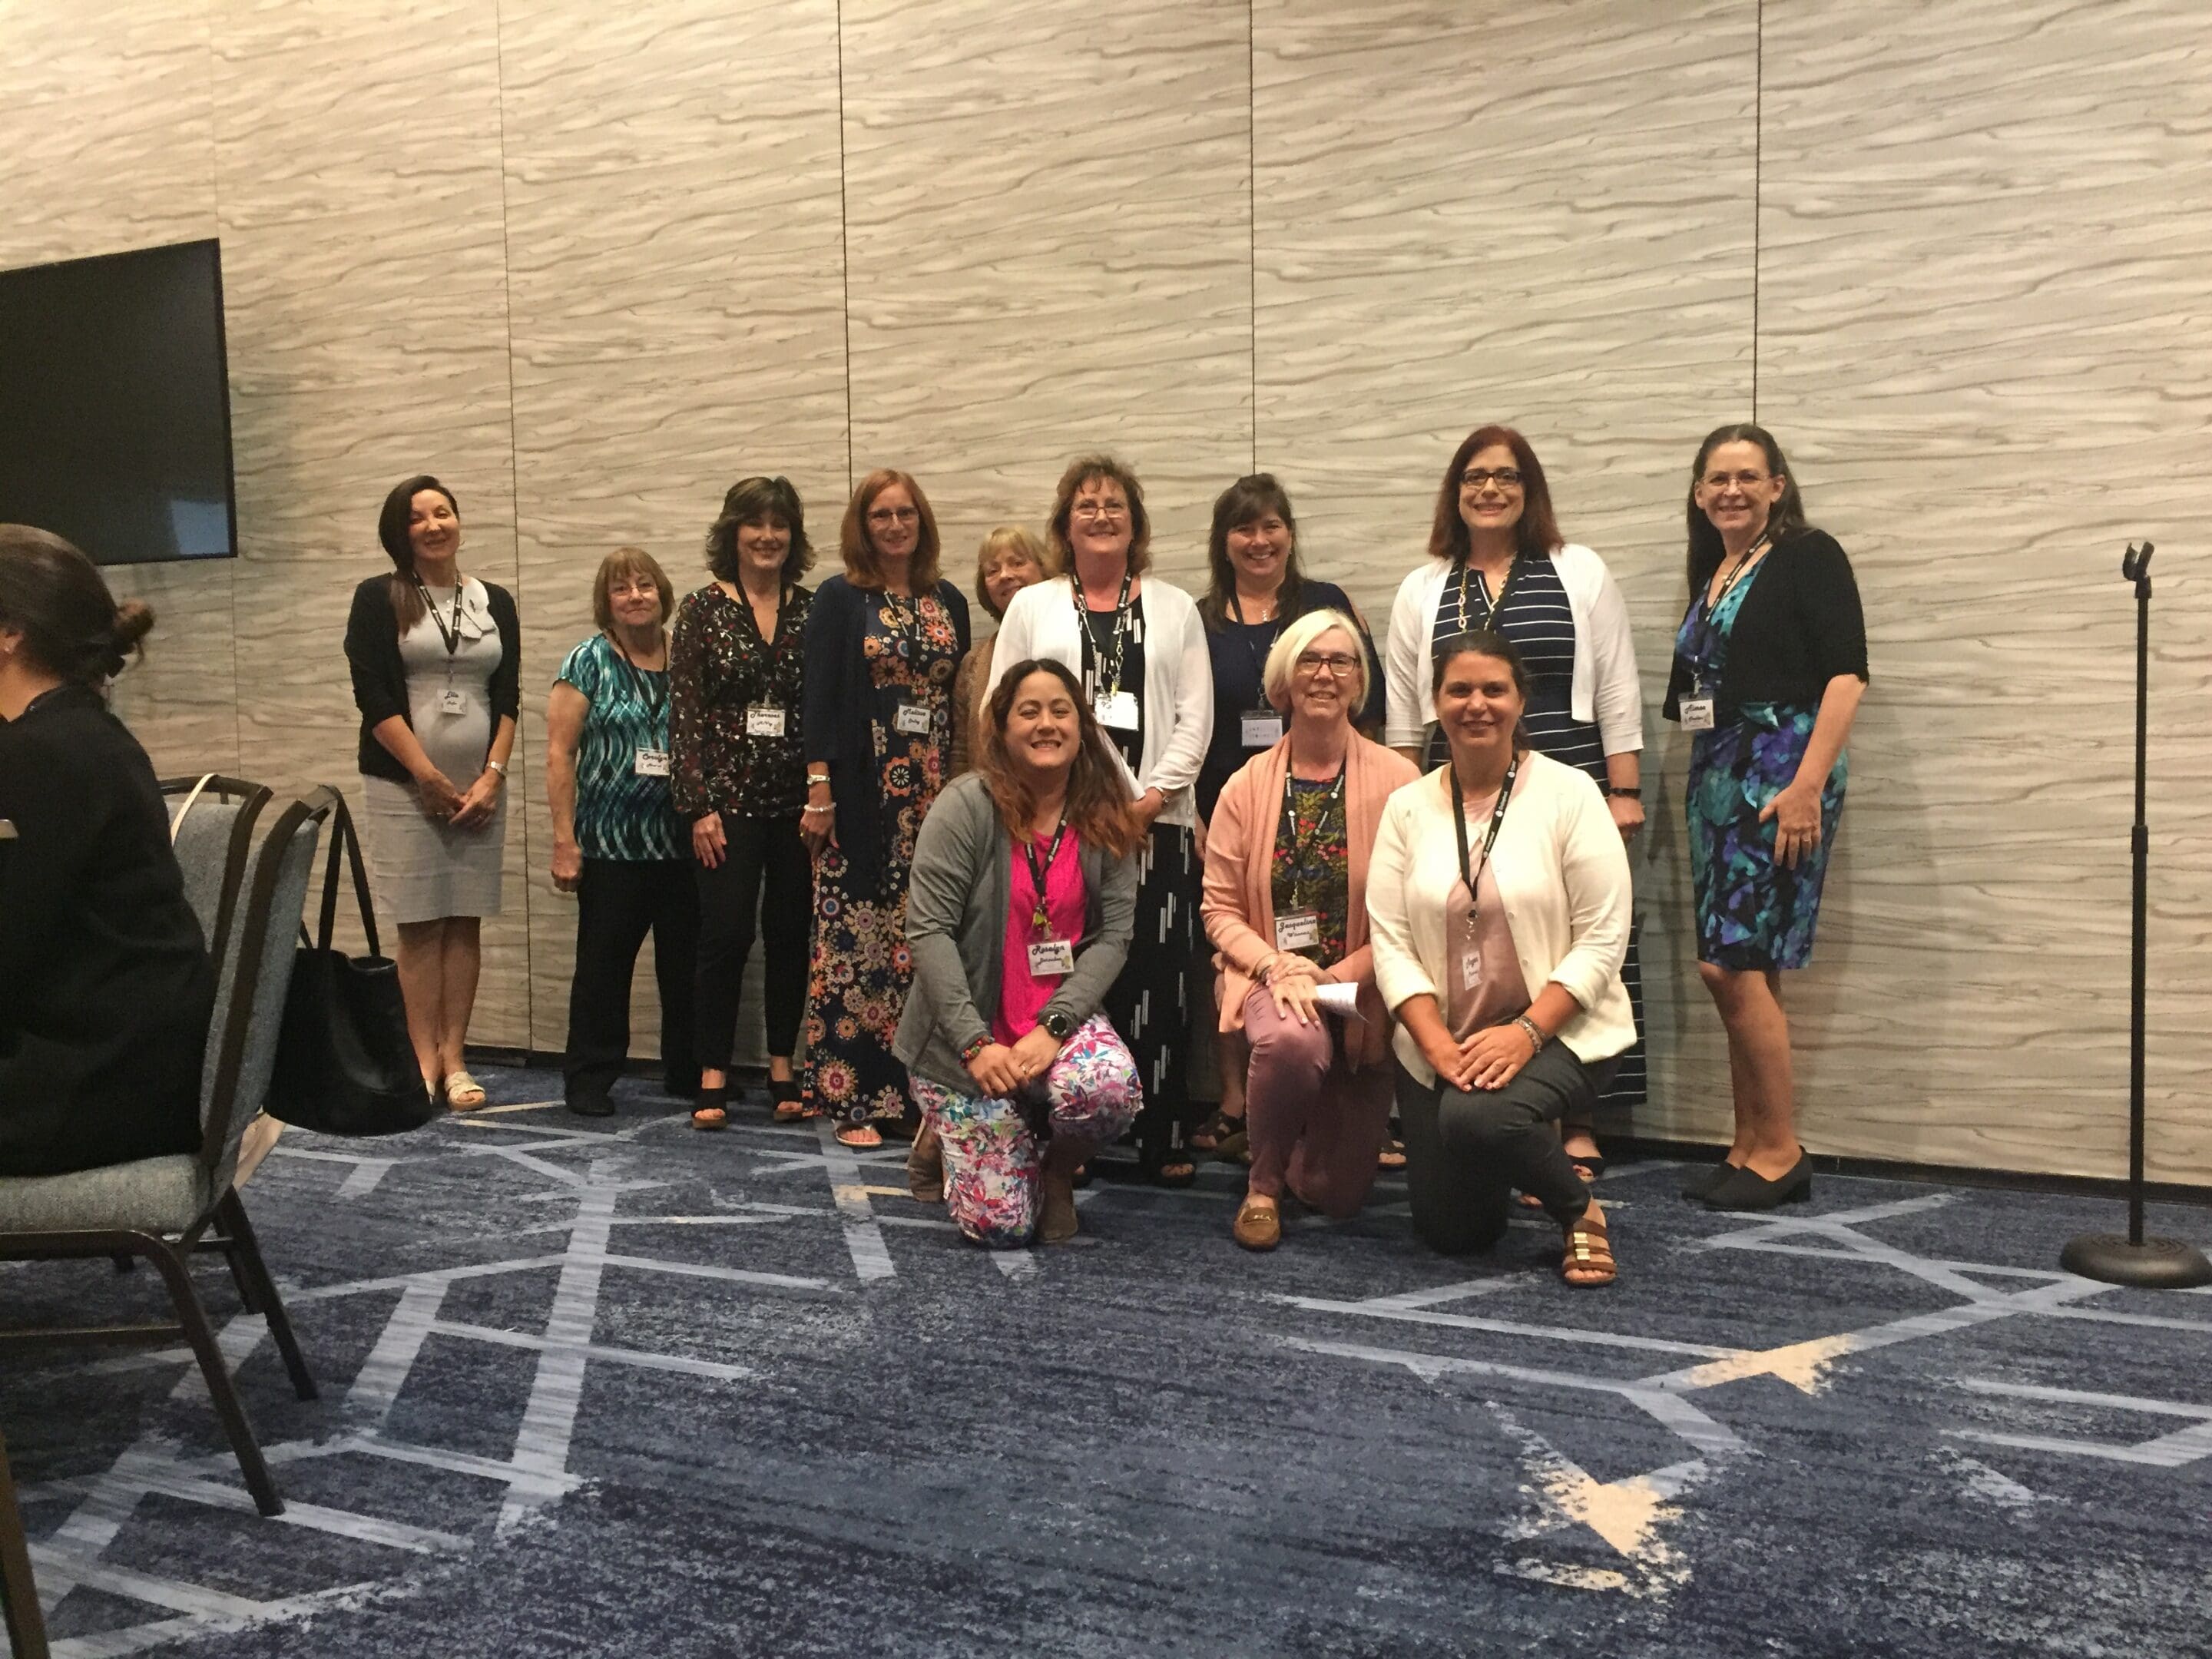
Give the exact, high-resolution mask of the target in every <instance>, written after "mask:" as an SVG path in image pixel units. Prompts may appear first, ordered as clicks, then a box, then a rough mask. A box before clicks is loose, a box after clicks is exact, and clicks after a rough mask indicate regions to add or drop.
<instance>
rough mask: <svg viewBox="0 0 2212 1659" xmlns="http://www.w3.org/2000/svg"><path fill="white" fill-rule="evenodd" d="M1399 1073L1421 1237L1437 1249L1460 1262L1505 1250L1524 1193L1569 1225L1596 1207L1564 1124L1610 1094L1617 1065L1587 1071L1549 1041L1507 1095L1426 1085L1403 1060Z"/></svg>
mask: <svg viewBox="0 0 2212 1659" xmlns="http://www.w3.org/2000/svg"><path fill="white" fill-rule="evenodd" d="M1391 1070H1392V1072H1393V1073H1394V1074H1395V1079H1396V1081H1397V1088H1398V1117H1399V1121H1401V1123H1402V1124H1403V1125H1404V1126H1405V1131H1406V1195H1407V1199H1408V1200H1410V1202H1411V1207H1412V1209H1413V1231H1415V1232H1416V1233H1418V1234H1419V1235H1420V1237H1421V1238H1422V1240H1423V1241H1424V1242H1425V1243H1427V1244H1429V1245H1430V1246H1431V1248H1432V1249H1437V1250H1441V1251H1443V1253H1444V1254H1445V1255H1462V1254H1463V1253H1465V1252H1467V1251H1469V1250H1483V1249H1489V1248H1490V1246H1492V1244H1495V1243H1497V1242H1498V1240H1499V1239H1500V1238H1502V1237H1504V1234H1505V1221H1506V1215H1507V1206H1508V1204H1509V1203H1510V1199H1511V1195H1512V1191H1513V1189H1514V1188H1516V1187H1517V1188H1520V1189H1521V1190H1522V1192H1524V1193H1532V1194H1534V1195H1535V1196H1536V1197H1537V1198H1538V1199H1540V1200H1542V1202H1543V1206H1544V1208H1545V1210H1546V1212H1547V1213H1548V1214H1549V1215H1550V1216H1551V1218H1552V1219H1553V1220H1554V1221H1556V1222H1558V1223H1559V1225H1561V1226H1563V1227H1564V1226H1565V1225H1568V1224H1569V1223H1570V1222H1572V1221H1575V1220H1577V1219H1579V1218H1580V1217H1581V1215H1582V1213H1583V1211H1584V1210H1586V1209H1588V1208H1589V1188H1586V1187H1584V1186H1583V1183H1582V1177H1581V1176H1577V1174H1576V1173H1575V1169H1574V1164H1573V1163H1572V1161H1571V1159H1569V1158H1568V1157H1567V1155H1566V1153H1565V1152H1563V1151H1562V1150H1561V1149H1560V1146H1559V1123H1560V1121H1561V1120H1562V1119H1563V1118H1565V1116H1567V1115H1569V1114H1571V1113H1574V1112H1577V1111H1580V1112H1587V1111H1588V1110H1589V1108H1590V1107H1591V1105H1593V1104H1594V1103H1595V1101H1596V1099H1597V1097H1598V1096H1599V1095H1601V1094H1602V1093H1603V1092H1604V1091H1605V1086H1606V1084H1607V1081H1608V1080H1609V1079H1611V1077H1612V1075H1613V1061H1612V1060H1600V1061H1599V1062H1598V1063H1597V1064H1595V1066H1585V1065H1583V1062H1582V1061H1581V1060H1578V1059H1577V1058H1576V1057H1575V1052H1574V1050H1573V1049H1571V1048H1568V1047H1567V1045H1566V1044H1565V1043H1564V1042H1547V1043H1546V1044H1545V1045H1544V1047H1543V1050H1542V1052H1541V1053H1540V1054H1537V1056H1536V1057H1535V1058H1534V1060H1530V1061H1529V1062H1528V1064H1527V1065H1526V1066H1522V1068H1521V1069H1520V1071H1519V1072H1518V1073H1516V1074H1515V1075H1514V1078H1513V1080H1512V1081H1511V1082H1510V1083H1508V1084H1507V1085H1505V1086H1504V1088H1502V1089H1476V1090H1472V1091H1470V1090H1466V1089H1455V1088H1452V1087H1451V1086H1449V1085H1447V1084H1444V1083H1443V1082H1442V1081H1438V1082H1437V1083H1433V1084H1423V1083H1421V1082H1419V1080H1418V1079H1415V1078H1414V1076H1413V1073H1410V1072H1408V1071H1407V1069H1406V1068H1405V1066H1403V1065H1401V1064H1400V1063H1399V1062H1397V1061H1396V1060H1393V1061H1392V1062H1391ZM1585 1121H1587V1120H1585Z"/></svg>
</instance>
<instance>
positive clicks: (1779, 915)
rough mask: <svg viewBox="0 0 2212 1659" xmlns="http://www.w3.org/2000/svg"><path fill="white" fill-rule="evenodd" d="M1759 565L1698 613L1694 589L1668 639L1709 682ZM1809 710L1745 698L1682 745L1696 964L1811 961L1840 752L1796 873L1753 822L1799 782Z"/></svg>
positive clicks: (1841, 772)
mask: <svg viewBox="0 0 2212 1659" xmlns="http://www.w3.org/2000/svg"><path fill="white" fill-rule="evenodd" d="M1765 568H1766V565H1765V561H1764V560H1762V561H1760V562H1759V563H1758V564H1756V565H1754V566H1753V568H1752V569H1751V571H1750V572H1749V574H1747V575H1745V576H1744V577H1743V579H1742V580H1740V581H1738V582H1737V583H1736V584H1735V586H1732V587H1730V588H1729V591H1728V592H1726V593H1723V595H1722V596H1721V600H1720V603H1719V604H1718V605H1715V606H1713V607H1712V609H1711V611H1710V613H1708V612H1707V611H1706V610H1705V599H1704V596H1703V595H1702V594H1699V595H1698V596H1696V597H1694V598H1692V600H1691V601H1690V612H1689V615H1688V616H1686V617H1684V618H1683V619H1682V626H1681V629H1680V631H1679V632H1678V633H1677V634H1676V635H1675V637H1674V645H1675V648H1676V649H1677V650H1678V651H1680V653H1682V654H1683V656H1685V657H1686V658H1687V659H1689V661H1690V662H1691V663H1692V665H1694V666H1695V667H1696V668H1697V669H1698V670H1699V674H1700V676H1701V678H1703V679H1704V681H1705V684H1707V685H1717V684H1719V683H1720V676H1721V670H1722V668H1723V665H1725V663H1726V661H1727V657H1728V641H1729V634H1730V632H1731V631H1732V630H1733V629H1735V619H1736V617H1737V615H1738V613H1739V612H1741V610H1742V609H1743V598H1744V595H1745V594H1746V593H1747V592H1750V591H1751V585H1752V584H1753V582H1755V581H1757V580H1759V573H1760V572H1761V571H1762V570H1764V569H1765ZM1818 714H1820V710H1819V709H1818V708H1804V707H1801V706H1798V705H1795V704H1790V703H1779V702H1747V703H1745V704H1743V705H1741V709H1740V711H1739V712H1738V714H1737V717H1736V718H1735V720H1731V721H1729V723H1728V724H1727V725H1725V726H1717V727H1716V728H1715V729H1714V730H1712V731H1710V732H1698V733H1697V734H1696V736H1695V738H1694V740H1693V741H1692V744H1691V747H1690V786H1689V799H1688V801H1687V804H1686V811H1687V816H1688V820H1689V831H1690V885H1691V890H1692V894H1693V895H1694V896H1695V898H1696V902H1697V909H1698V959H1699V961H1700V962H1710V963H1715V964H1717V966H1719V967H1723V968H1735V969H1768V968H1802V967H1803V966H1804V965H1805V964H1806V963H1808V962H1809V961H1810V960H1811V959H1812V955H1813V926H1814V922H1815V921H1818V920H1819V918H1820V886H1821V883H1822V881H1823V879H1824V878H1826V875H1827V871H1828V849H1829V848H1831V847H1832V846H1834V845H1835V840H1836V823H1837V821H1838V818H1840V817H1842V815H1843V810H1844V783H1845V781H1847V778H1848V776H1849V763H1848V761H1847V760H1846V758H1845V757H1844V756H1842V755H1838V756H1837V757H1836V764H1835V767H1834V769H1832V771H1831V772H1830V773H1829V774H1828V777H1827V781H1826V783H1824V784H1823V785H1822V786H1821V789H1820V845H1819V846H1818V847H1815V848H1814V849H1813V850H1812V851H1811V852H1810V853H1808V854H1806V855H1805V856H1804V857H1803V858H1801V859H1800V860H1798V861H1797V867H1796V869H1795V870H1790V869H1785V868H1784V867H1783V866H1781V865H1780V864H1778V863H1777V862H1776V861H1775V858H1774V825H1773V823H1771V822H1768V823H1760V822H1759V813H1760V812H1761V811H1763V810H1765V805H1766V804H1767V802H1769V801H1771V800H1772V799H1774V797H1775V796H1776V795H1777V794H1778V793H1781V791H1782V790H1783V789H1784V788H1785V787H1788V786H1789V785H1790V783H1791V782H1792V781H1795V780H1796V776H1797V768H1798V766H1799V765H1800V763H1802V762H1803V760H1804V758H1805V748H1806V745H1807V744H1808V742H1810V740H1811V738H1812V736H1813V722H1814V718H1815V717H1816V716H1817V715H1818Z"/></svg>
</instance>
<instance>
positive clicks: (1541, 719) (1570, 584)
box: [1384, 426, 1644, 1180]
mask: <svg viewBox="0 0 2212 1659" xmlns="http://www.w3.org/2000/svg"><path fill="white" fill-rule="evenodd" d="M1471 628H1486V629H1491V630H1492V632H1494V633H1497V634H1499V635H1503V636H1504V638H1505V639H1506V640H1507V641H1510V643H1511V644H1512V645H1514V646H1515V647H1516V648H1517V649H1518V650H1519V651H1520V653H1521V659H1522V664H1523V665H1524V666H1525V667H1526V668H1527V670H1528V714H1527V716H1526V718H1525V720H1524V727H1525V735H1526V737H1527V738H1528V743H1529V744H1530V745H1531V746H1532V747H1533V748H1534V749H1535V750H1536V751H1537V752H1538V753H1539V754H1542V755H1547V756H1549V757H1551V758H1552V759H1553V760H1555V761H1559V762H1560V763H1562V764H1565V765H1567V766H1572V767H1575V768H1577V769H1579V770H1582V771H1584V772H1587V773H1588V774H1589V776H1590V781H1592V782H1594V783H1595V784H1596V785H1597V786H1598V787H1599V788H1600V789H1601V790H1603V791H1604V792H1605V797H1606V806H1607V810H1608V811H1610V812H1611V814H1612V817H1613V823H1615V824H1617V825H1618V826H1619V827H1620V836H1621V839H1622V840H1623V841H1624V842H1627V841H1632V840H1634V839H1635V837H1636V836H1637V835H1638V833H1639V832H1640V831H1641V830H1642V829H1643V828H1644V802H1643V799H1642V795H1641V793H1640V792H1641V788H1642V776H1641V762H1642V756H1643V749H1644V693H1643V688H1642V686H1641V685H1640V684H1639V683H1638V679H1637V675H1636V650H1635V647H1634V646H1633V644H1632V642H1631V641H1630V637H1629V628H1628V607H1627V605H1626V604H1624V603H1623V602H1622V599H1621V597H1620V589H1619V588H1618V587H1616V586H1614V585H1613V575H1612V573H1611V572H1609V571H1608V570H1607V568H1605V561H1604V560H1602V559H1601V558H1600V557H1598V556H1597V555H1596V554H1595V553H1593V552H1591V551H1590V550H1589V549H1588V548H1587V547H1583V546H1580V545H1578V544H1576V543H1573V542H1570V541H1568V540H1567V539H1566V538H1565V537H1564V536H1562V535H1561V534H1560V533H1559V520H1558V518H1557V517H1556V515H1555V514H1554V513H1553V510H1552V492H1551V488H1550V485H1549V484H1548V483H1547V482H1546V479H1545V477H1544V466H1543V463H1542V462H1541V461H1540V460H1538V459H1536V452H1535V450H1534V448H1532V447H1530V445H1529V443H1528V440H1527V439H1526V438H1524V437H1522V435H1520V434H1519V433H1518V432H1516V431H1515V430H1514V429H1513V428H1511V427H1505V426H1484V427H1478V428H1476V429H1475V430H1474V431H1473V432H1471V433H1469V434H1468V437H1467V441H1465V442H1463V443H1462V444H1461V445H1460V447H1459V448H1458V449H1457V450H1456V451H1455V453H1453V455H1452V459H1451V465H1449V466H1448V467H1446V468H1445V469H1444V477H1443V486H1442V488H1441V489H1438V490H1437V505H1436V516H1435V520H1434V522H1433V523H1432V525H1431V528H1430V532H1429V557H1428V560H1427V562H1425V563H1424V564H1423V565H1422V566H1421V567H1420V568H1419V569H1417V570H1415V571H1414V572H1413V574H1411V575H1409V576H1407V578H1406V580H1405V581H1404V582H1403V583H1401V585H1400V586H1399V589H1398V598H1397V600H1396V602H1395V604H1394V605H1392V606H1391V608H1390V632H1389V661H1390V669H1389V693H1390V707H1389V726H1388V729H1387V731H1386V732H1385V734H1384V736H1385V741H1387V742H1388V743H1389V744H1390V746H1391V747H1392V748H1394V749H1395V750H1398V751H1399V753H1401V754H1402V755H1404V756H1406V757H1407V758H1408V759H1409V760H1411V761H1413V763H1415V764H1416V765H1418V766H1422V767H1434V766H1439V765H1442V764H1443V758H1444V738H1443V733H1442V732H1437V731H1436V730H1435V729H1434V728H1433V727H1432V726H1431V725H1430V724H1429V722H1430V720H1431V714H1430V711H1429V708H1428V706H1427V704H1426V702H1425V701H1424V694H1425V690H1426V688H1427V686H1428V684H1429V670H1430V665H1431V656H1432V655H1433V653H1434V651H1435V648H1436V647H1437V646H1439V645H1441V644H1443V641H1446V640H1448V639H1450V638H1452V637H1453V636H1455V635H1460V634H1464V633H1465V632H1467V630H1468V629H1471ZM1621 977H1622V979H1623V981H1625V982H1626V985H1627V987H1628V994H1629V1004H1630V1006H1631V1007H1632V1009H1633V1010H1634V1011H1635V1013H1636V1018H1637V1024H1638V1028H1639V1030H1640V1029H1641V1027H1642V1024H1643V1006H1642V995H1641V977H1642V976H1641V975H1640V974H1639V972H1638V963H1637V960H1636V949H1635V945H1634V941H1633V938H1632V939H1631V943H1630V946H1629V953H1628V958H1627V961H1626V963H1625V964H1624V965H1623V967H1622V969H1621ZM1603 1103H1604V1104H1606V1105H1607V1106H1611V1107H1617V1108H1622V1109H1627V1108H1632V1107H1636V1106H1640V1105H1642V1104H1643V1103H1644V1051H1643V1049H1642V1048H1641V1047H1640V1046H1637V1047H1634V1048H1631V1050H1630V1052H1629V1053H1627V1054H1625V1055H1623V1056H1622V1058H1621V1061H1620V1065H1619V1066H1617V1067H1615V1069H1614V1073H1613V1083H1612V1085H1610V1087H1609V1088H1608V1089H1607V1091H1605V1093H1604V1097H1603ZM1590 1123H1591V1120H1590V1119H1589V1117H1588V1116H1575V1117H1571V1118H1569V1119H1568V1120H1567V1125H1566V1146H1567V1152H1568V1155H1569V1156H1570V1157H1571V1158H1573V1159H1574V1161H1575V1163H1576V1164H1577V1166H1578V1167H1579V1168H1580V1169H1581V1170H1582V1172H1583V1177H1584V1179H1586V1180H1595V1178H1596V1177H1597V1176H1598V1174H1599V1173H1600V1171H1601V1170H1603V1169H1604V1167H1605V1160H1604V1159H1603V1158H1601V1157H1599V1156H1598V1149H1597V1142H1596V1141H1595V1139H1593V1138H1592V1136H1591V1134H1590Z"/></svg>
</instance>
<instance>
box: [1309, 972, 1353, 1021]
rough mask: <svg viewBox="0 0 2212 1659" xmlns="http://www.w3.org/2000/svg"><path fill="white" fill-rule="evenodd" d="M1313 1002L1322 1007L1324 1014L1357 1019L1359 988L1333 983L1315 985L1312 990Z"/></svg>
mask: <svg viewBox="0 0 2212 1659" xmlns="http://www.w3.org/2000/svg"><path fill="white" fill-rule="evenodd" d="M1314 1000H1315V1001H1316V1002H1317V1003H1319V1004H1320V1005H1321V1006H1322V1012H1325V1013H1331V1014H1341V1015H1343V1016H1344V1017H1345V1018H1346V1019H1358V1018H1359V987H1358V986H1357V985H1340V984H1338V983H1336V982H1335V981H1330V982H1329V983H1328V984H1327V985H1317V986H1316V987H1314Z"/></svg>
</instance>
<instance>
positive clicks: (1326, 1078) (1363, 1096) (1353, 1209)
mask: <svg viewBox="0 0 2212 1659" xmlns="http://www.w3.org/2000/svg"><path fill="white" fill-rule="evenodd" d="M1244 1035H1245V1036H1246V1037H1247V1038H1248V1039H1249V1041H1250V1042H1251V1045H1252V1064H1251V1067H1250V1069H1249V1071H1248V1072H1247V1073H1246V1074H1245V1084H1244V1096H1245V1107H1244V1111H1245V1118H1244V1123H1245V1133H1246V1135H1247V1137H1248V1138H1249V1144H1250V1146H1251V1148H1252V1179H1251V1189H1252V1190H1253V1191H1254V1192H1255V1193H1259V1194H1263V1195H1264V1196H1267V1197H1269V1198H1279V1197H1280V1196H1281V1195H1282V1192H1283V1188H1284V1186H1285V1183H1286V1182H1287V1183H1288V1185H1289V1187H1290V1190H1291V1196H1292V1197H1294V1198H1296V1199H1297V1200H1298V1201H1299V1202H1300V1203H1302V1204H1306V1205H1310V1206H1312V1207H1313V1208H1315V1209H1316V1210H1319V1211H1321V1212H1322V1213H1323V1214H1324V1215H1329V1216H1334V1217H1336V1218H1339V1219H1342V1218H1344V1217H1346V1216H1349V1215H1355V1214H1357V1213H1358V1210H1359V1206H1361V1205H1362V1204H1364V1203H1365V1202H1366V1201H1367V1190H1368V1188H1370V1187H1371V1186H1373V1185H1374V1184H1375V1158H1376V1154H1377V1153H1378V1152H1381V1151H1382V1148H1383V1134H1384V1133H1385V1132H1386V1131H1387V1130H1388V1129H1389V1125H1390V1068H1389V1066H1370V1067H1368V1068H1367V1069H1366V1070H1364V1071H1358V1072H1355V1071H1352V1069H1350V1068H1349V1067H1348V1066H1346V1064H1345V1062H1344V1058H1343V1052H1342V1047H1341V1045H1340V1043H1339V1042H1338V1041H1337V1033H1336V1030H1335V1029H1334V1018H1333V1017H1332V1016H1330V1015H1328V1014H1319V1015H1316V1018H1315V1020H1314V1023H1313V1024H1310V1025H1301V1024H1298V1022H1297V1017H1296V1016H1295V1015H1292V1016H1290V1017H1288V1018H1285V1016H1283V1015H1281V1014H1278V1013H1277V1012H1275V999H1274V997H1273V995H1272V994H1269V992H1268V990H1267V987H1266V986H1264V985H1255V986H1254V987H1252V993H1251V994H1250V995H1249V996H1248V997H1246V998H1245V999H1244Z"/></svg>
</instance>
